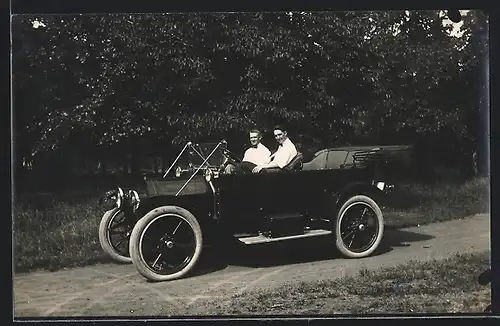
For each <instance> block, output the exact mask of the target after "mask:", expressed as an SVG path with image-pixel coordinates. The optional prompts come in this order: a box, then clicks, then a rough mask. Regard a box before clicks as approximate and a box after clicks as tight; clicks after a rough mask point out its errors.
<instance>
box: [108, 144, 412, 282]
mask: <svg viewBox="0 0 500 326" xmlns="http://www.w3.org/2000/svg"><path fill="white" fill-rule="evenodd" d="M406 149H408V147H397V148H392V147H390V146H389V147H377V148H374V147H367V148H359V147H351V148H349V147H346V148H330V149H324V150H321V151H319V152H317V153H316V154H315V155H313V157H312V158H311V159H309V160H308V161H307V162H304V161H303V155H302V154H301V153H298V154H297V156H296V157H295V158H294V159H293V160H292V161H291V162H290V163H289V164H288V165H287V166H286V167H284V168H283V169H282V170H281V171H278V172H261V173H258V174H252V173H235V174H225V173H224V167H225V165H226V164H227V163H232V164H237V163H238V162H239V161H240V160H239V158H238V157H237V156H236V155H235V154H234V153H232V152H231V151H229V150H228V149H227V142H226V141H224V140H222V141H220V142H219V143H217V144H214V148H213V149H212V150H211V151H210V152H208V151H207V150H202V149H201V147H200V146H197V145H195V144H192V143H191V142H188V143H187V144H186V145H185V146H184V148H183V149H182V150H181V152H180V154H179V155H178V156H177V158H176V159H175V160H174V162H173V163H172V165H171V166H170V168H169V169H168V170H167V171H166V172H165V174H164V175H163V176H157V177H147V178H145V183H146V187H147V195H145V196H139V194H138V191H136V190H134V189H130V190H127V191H125V190H123V189H122V188H120V187H118V188H117V189H116V190H112V191H110V192H108V193H107V195H106V198H104V199H105V200H107V201H108V202H109V203H110V204H111V205H112V206H111V207H109V210H108V211H107V212H106V213H105V214H104V216H103V218H102V221H101V225H100V230H99V238H100V241H101V245H102V247H103V249H104V251H105V252H107V253H108V254H109V255H110V256H111V257H113V258H114V259H115V260H116V261H119V262H133V264H134V265H135V267H136V269H137V270H138V272H139V273H140V274H142V275H143V276H144V277H146V278H147V279H149V280H151V281H168V280H173V279H177V278H181V277H185V276H186V275H188V273H189V272H190V271H191V270H192V269H193V267H194V266H195V265H196V263H197V261H198V259H199V257H200V254H201V252H202V249H203V248H204V247H206V246H209V245H210V246H221V248H222V247H223V246H224V245H227V244H228V243H231V242H230V241H229V242H226V240H231V239H233V240H234V239H237V240H238V241H239V242H240V243H243V244H246V245H251V244H257V243H264V242H273V241H283V240H289V239H297V238H304V237H314V236H324V235H332V246H333V243H335V247H336V249H337V250H338V251H339V252H340V253H341V254H342V255H343V256H345V257H349V258H362V257H366V256H369V255H371V254H372V253H373V252H374V251H375V250H376V249H377V247H378V245H379V244H380V241H381V239H382V236H383V233H384V218H383V214H382V211H381V209H380V207H379V203H380V202H383V201H384V198H385V197H386V195H387V193H388V192H389V191H390V190H391V189H392V187H393V185H392V184H388V183H387V177H386V176H384V175H383V173H382V172H381V171H383V169H382V167H383V166H384V163H387V161H388V158H389V157H390V156H391V153H393V152H395V151H401V150H406ZM185 152H188V153H190V154H191V155H190V156H191V157H192V156H193V155H194V156H195V157H198V162H196V161H195V160H194V159H193V158H191V159H190V160H189V162H188V163H187V165H184V166H181V165H179V162H180V161H179V159H180V158H181V156H182V155H183V154H184V153H185ZM340 157H341V158H342V159H341V160H339V158H340ZM193 162H195V163H193ZM333 162H340V163H339V164H337V163H335V164H333ZM174 167H176V168H174ZM120 228H121V230H119V229H120ZM332 249H334V248H333V247H332Z"/></svg>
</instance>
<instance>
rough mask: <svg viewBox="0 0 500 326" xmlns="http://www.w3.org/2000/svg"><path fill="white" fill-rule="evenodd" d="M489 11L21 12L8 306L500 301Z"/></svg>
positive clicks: (318, 311) (235, 309) (99, 313)
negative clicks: (493, 216)
mask: <svg viewBox="0 0 500 326" xmlns="http://www.w3.org/2000/svg"><path fill="white" fill-rule="evenodd" d="M488 19H489V17H488V14H487V12H486V11H483V10H478V9H467V8H464V9H460V10H458V9H457V10H455V9H453V10H451V9H450V10H448V9H444V10H421V9H419V10H415V9H411V10H384V11H381V10H373V11H368V10H366V11H360V10H356V11H333V10H331V11H327V10H324V11H299V10H297V11H261V12H175V13H174V12H171V13H169V12H165V13H102V14H101V13H66V14H62V13H54V14H13V15H11V42H12V43H11V78H12V79H11V82H12V84H11V96H12V103H11V105H12V107H11V112H12V133H11V137H12V144H13V150H12V155H13V157H12V178H13V181H12V182H13V199H12V202H13V212H12V215H13V216H12V228H13V229H12V269H13V281H12V282H13V302H12V303H13V313H14V319H16V318H26V317H29V318H35V319H39V318H44V317H57V318H64V319H71V318H80V317H106V318H136V317H148V318H149V317H159V318H163V317H170V318H177V317H181V318H182V317H201V316H211V317H228V318H230V317H235V316H237V317H239V318H242V317H255V316H257V317H262V316H264V317H265V316H282V317H286V316H336V315H377V314H415V315H417V314H428V313H437V314H449V313H452V314H463V313H465V314H467V313H469V314H470V313H481V314H485V315H490V314H491V313H494V312H498V310H495V307H494V306H493V308H492V299H491V292H492V291H491V243H490V240H491V236H490V234H491V233H490V203H491V201H490V163H489V162H490V147H489V141H490V136H489V132H490V131H489V114H490V112H489V111H490V99H489V91H490V89H489V81H490V79H489V69H490V61H489V60H490V56H489V25H488V23H489V21H488Z"/></svg>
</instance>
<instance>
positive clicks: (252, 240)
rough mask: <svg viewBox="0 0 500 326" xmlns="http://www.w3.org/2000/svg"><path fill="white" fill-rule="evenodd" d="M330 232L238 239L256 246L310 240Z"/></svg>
mask: <svg viewBox="0 0 500 326" xmlns="http://www.w3.org/2000/svg"><path fill="white" fill-rule="evenodd" d="M331 233H332V231H329V230H311V231H306V232H305V233H304V234H297V235H288V236H284V237H276V238H268V237H265V236H263V235H258V236H254V237H242V238H238V239H239V240H240V241H241V242H243V243H244V244H256V243H267V242H275V241H283V240H290V239H300V238H310V237H317V236H321V235H328V234H331Z"/></svg>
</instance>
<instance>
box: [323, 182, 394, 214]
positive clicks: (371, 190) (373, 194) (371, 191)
mask: <svg viewBox="0 0 500 326" xmlns="http://www.w3.org/2000/svg"><path fill="white" fill-rule="evenodd" d="M332 195H333V197H334V205H335V207H334V209H335V212H337V211H338V210H339V209H340V207H341V206H342V204H343V203H344V202H345V201H346V200H347V199H349V198H350V197H352V196H355V195H366V196H369V197H370V198H372V199H373V200H374V201H375V202H376V203H377V204H379V205H381V204H383V203H384V202H385V198H386V193H385V192H383V191H382V190H380V189H379V188H377V186H376V185H375V184H373V183H368V182H353V183H350V184H348V185H347V186H345V187H343V188H342V189H340V190H338V191H336V192H334V193H333V194H332Z"/></svg>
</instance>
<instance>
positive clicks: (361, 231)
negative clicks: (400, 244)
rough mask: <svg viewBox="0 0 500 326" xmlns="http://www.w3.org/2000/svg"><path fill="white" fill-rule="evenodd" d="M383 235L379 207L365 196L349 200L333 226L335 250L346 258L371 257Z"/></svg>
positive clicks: (381, 216)
mask: <svg viewBox="0 0 500 326" xmlns="http://www.w3.org/2000/svg"><path fill="white" fill-rule="evenodd" d="M383 233H384V218H383V214H382V211H381V210H380V207H379V206H378V205H377V203H375V201H374V200H373V199H371V198H370V197H368V196H365V195H357V196H353V197H351V198H349V199H348V200H347V201H346V202H345V203H344V204H343V205H342V207H341V208H340V210H339V213H338V216H337V219H336V224H335V240H336V246H337V249H338V250H339V251H340V253H341V254H342V255H343V256H345V257H347V258H363V257H366V256H369V255H371V254H372V253H373V252H374V251H375V250H376V249H377V247H378V246H379V244H380V241H381V240H382V235H383Z"/></svg>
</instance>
